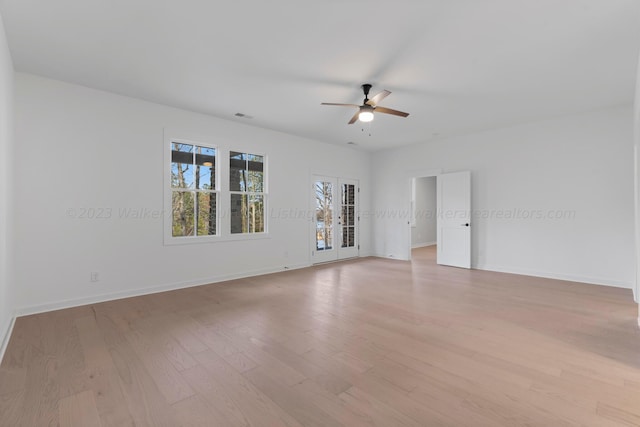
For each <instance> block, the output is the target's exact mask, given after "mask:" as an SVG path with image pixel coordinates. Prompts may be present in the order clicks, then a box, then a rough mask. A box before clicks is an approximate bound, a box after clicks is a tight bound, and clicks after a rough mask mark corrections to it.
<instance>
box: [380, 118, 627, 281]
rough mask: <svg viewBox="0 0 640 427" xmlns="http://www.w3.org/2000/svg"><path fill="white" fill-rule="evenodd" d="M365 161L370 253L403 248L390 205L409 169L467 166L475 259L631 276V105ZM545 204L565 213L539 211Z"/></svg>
mask: <svg viewBox="0 0 640 427" xmlns="http://www.w3.org/2000/svg"><path fill="white" fill-rule="evenodd" d="M372 168H373V170H376V171H377V172H376V174H375V175H374V177H373V188H376V194H375V195H374V200H373V206H374V216H373V217H374V219H373V221H374V222H373V235H374V236H375V241H374V253H376V254H378V255H381V256H388V255H393V256H394V257H396V258H401V259H406V258H407V256H408V248H409V244H408V242H407V241H406V240H405V239H406V238H407V237H406V236H407V235H408V233H407V232H406V231H405V227H407V225H406V220H405V219H403V218H400V217H398V216H397V211H398V209H400V210H405V209H408V205H409V200H410V194H409V193H410V184H409V182H410V180H409V177H410V176H419V175H420V174H419V171H421V170H429V169H443V171H444V172H454V171H460V170H470V171H471V179H472V202H471V203H472V209H473V210H474V212H473V213H474V216H472V249H471V250H472V265H473V266H474V267H476V268H480V269H487V270H497V271H508V272H515V273H521V274H529V275H536V276H545V277H555V278H562V279H567V280H576V281H584V282H591V283H600V284H607V285H615V286H621V287H627V288H631V287H632V285H633V284H634V283H635V278H634V275H635V257H634V232H633V230H634V214H633V212H634V211H633V209H634V206H633V114H632V109H631V107H630V106H629V107H620V108H612V109H607V110H603V111H598V112H591V113H585V114H577V115H571V116H566V117H562V118H558V119H555V120H548V121H544V122H538V123H531V124H525V125H519V126H514V127H510V128H504V129H498V130H492V131H486V132H480V133H475V134H470V135H466V136H459V137H453V138H449V139H444V140H440V141H436V142H431V143H424V144H417V145H413V146H409V147H404V148H400V149H395V150H388V151H380V152H376V153H375V154H374V156H373V162H372ZM514 210H515V213H516V214H517V213H518V212H519V213H520V215H521V216H525V215H529V216H531V215H533V216H534V218H528V219H524V218H509V216H510V215H514ZM549 211H552V212H555V211H561V212H565V211H566V212H568V213H569V217H565V218H563V219H549V218H538V215H547V213H548V212H549ZM572 212H574V213H575V216H574V217H573V218H572V217H571V213H572ZM478 215H479V216H480V217H478ZM491 215H493V217H491ZM394 216H395V217H394Z"/></svg>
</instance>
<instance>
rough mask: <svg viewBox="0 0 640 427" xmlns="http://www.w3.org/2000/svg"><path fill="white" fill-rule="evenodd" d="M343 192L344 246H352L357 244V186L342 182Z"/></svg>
mask: <svg viewBox="0 0 640 427" xmlns="http://www.w3.org/2000/svg"><path fill="white" fill-rule="evenodd" d="M340 190H341V192H342V194H341V197H340V200H341V202H342V207H341V214H342V216H341V218H340V219H341V221H342V245H341V246H342V247H343V248H352V247H354V246H355V244H356V242H355V225H356V215H355V200H356V186H355V185H353V184H342V185H341V188H340Z"/></svg>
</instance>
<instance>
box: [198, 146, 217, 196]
mask: <svg viewBox="0 0 640 427" xmlns="http://www.w3.org/2000/svg"><path fill="white" fill-rule="evenodd" d="M195 167H196V188H197V189H199V190H215V189H216V182H215V179H216V174H215V167H216V150H215V148H209V147H199V146H196V166H195Z"/></svg>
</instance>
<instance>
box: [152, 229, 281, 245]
mask: <svg viewBox="0 0 640 427" xmlns="http://www.w3.org/2000/svg"><path fill="white" fill-rule="evenodd" d="M270 238H271V236H270V235H269V233H268V232H265V233H246V234H226V235H222V236H191V237H172V236H169V237H165V238H164V245H165V246H175V245H200V244H207V243H219V242H241V241H244V240H264V239H270Z"/></svg>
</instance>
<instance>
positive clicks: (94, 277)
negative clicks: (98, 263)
mask: <svg viewBox="0 0 640 427" xmlns="http://www.w3.org/2000/svg"><path fill="white" fill-rule="evenodd" d="M99 280H100V276H99V275H98V272H97V271H92V272H91V281H92V282H97V281H99Z"/></svg>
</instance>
